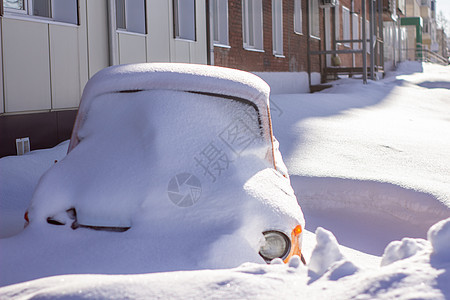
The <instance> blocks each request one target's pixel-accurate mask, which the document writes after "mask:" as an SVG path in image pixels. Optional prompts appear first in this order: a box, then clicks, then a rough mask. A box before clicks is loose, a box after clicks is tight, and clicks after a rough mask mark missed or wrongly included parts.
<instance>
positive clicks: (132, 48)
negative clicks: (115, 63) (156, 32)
mask: <svg viewBox="0 0 450 300" xmlns="http://www.w3.org/2000/svg"><path fill="white" fill-rule="evenodd" d="M146 39H147V37H146V36H143V35H138V34H130V33H123V32H121V33H118V39H117V41H118V43H119V63H120V64H132V63H140V62H146V61H147V46H146V44H147V41H146Z"/></svg>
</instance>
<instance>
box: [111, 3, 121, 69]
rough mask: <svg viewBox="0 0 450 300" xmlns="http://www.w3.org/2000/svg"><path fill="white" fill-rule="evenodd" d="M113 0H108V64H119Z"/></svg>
mask: <svg viewBox="0 0 450 300" xmlns="http://www.w3.org/2000/svg"><path fill="white" fill-rule="evenodd" d="M116 28H117V24H116V5H115V0H108V38H109V65H110V66H113V65H118V64H119V53H118V48H117V47H118V43H117V34H116Z"/></svg>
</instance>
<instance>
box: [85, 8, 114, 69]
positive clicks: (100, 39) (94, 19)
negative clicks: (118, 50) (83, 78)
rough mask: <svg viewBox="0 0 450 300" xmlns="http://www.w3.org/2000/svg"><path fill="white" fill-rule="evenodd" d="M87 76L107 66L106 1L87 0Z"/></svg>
mask: <svg viewBox="0 0 450 300" xmlns="http://www.w3.org/2000/svg"><path fill="white" fill-rule="evenodd" d="M86 12H87V23H88V25H89V26H88V31H87V33H88V53H89V77H92V76H94V74H95V73H97V72H98V71H100V70H101V69H103V68H106V67H107V66H109V44H108V43H109V40H108V5H107V1H98V0H97V1H87V10H86Z"/></svg>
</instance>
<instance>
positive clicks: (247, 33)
mask: <svg viewBox="0 0 450 300" xmlns="http://www.w3.org/2000/svg"><path fill="white" fill-rule="evenodd" d="M250 2H251V3H252V12H254V11H255V10H258V11H257V12H256V13H255V12H254V13H253V14H252V16H251V21H250V17H249V16H250V14H249V5H248V3H250ZM255 3H256V4H257V5H256V6H255ZM241 4H242V6H241V7H242V42H243V47H244V49H245V50H250V51H257V52H264V32H263V31H264V30H263V29H264V28H263V8H262V6H263V3H262V0H242V2H241ZM255 16H256V18H255ZM250 25H251V28H249V27H250ZM251 40H253V42H251Z"/></svg>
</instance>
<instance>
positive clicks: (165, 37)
mask: <svg viewBox="0 0 450 300" xmlns="http://www.w3.org/2000/svg"><path fill="white" fill-rule="evenodd" d="M171 2H172V1H167V0H152V1H147V24H148V25H147V32H148V38H147V60H148V61H149V62H168V61H171V60H170V40H171V39H172V36H173V30H172V23H171V20H172V16H171V9H172V8H171V7H172V6H171V5H172V4H171Z"/></svg>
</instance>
